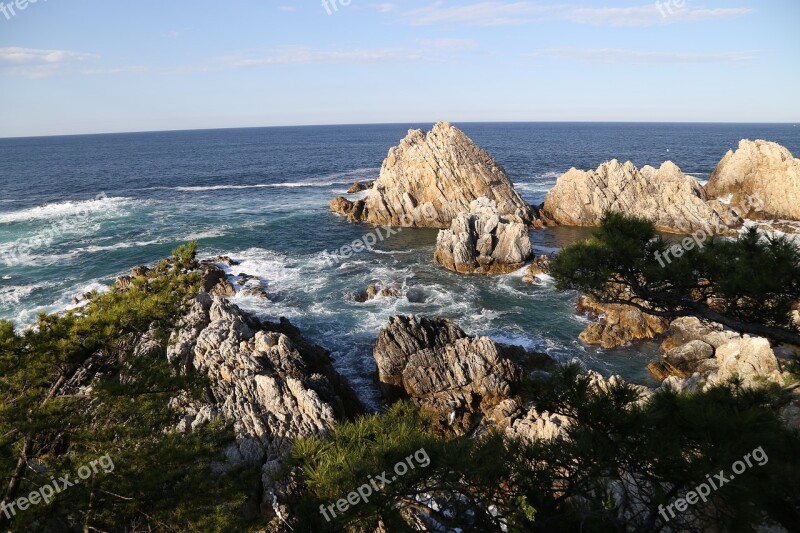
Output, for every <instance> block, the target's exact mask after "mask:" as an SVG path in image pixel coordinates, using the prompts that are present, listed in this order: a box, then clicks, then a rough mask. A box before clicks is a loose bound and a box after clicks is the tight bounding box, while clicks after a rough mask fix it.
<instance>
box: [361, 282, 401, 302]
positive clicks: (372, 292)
mask: <svg viewBox="0 0 800 533" xmlns="http://www.w3.org/2000/svg"><path fill="white" fill-rule="evenodd" d="M375 298H400V291H398V290H397V289H395V288H393V287H383V288H381V289H379V288H378V286H377V285H376V284H374V283H370V284H369V285H368V286H367V288H366V290H363V291H361V292H359V293H357V294H356V295H355V297H354V299H355V301H356V302H359V303H364V302H368V301H370V300H374V299H375Z"/></svg>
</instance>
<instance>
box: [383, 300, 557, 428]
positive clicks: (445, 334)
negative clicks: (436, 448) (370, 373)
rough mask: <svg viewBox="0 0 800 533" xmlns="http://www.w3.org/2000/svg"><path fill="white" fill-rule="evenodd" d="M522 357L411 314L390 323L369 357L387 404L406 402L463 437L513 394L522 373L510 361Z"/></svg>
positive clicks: (515, 350)
mask: <svg viewBox="0 0 800 533" xmlns="http://www.w3.org/2000/svg"><path fill="white" fill-rule="evenodd" d="M520 352H524V350H523V349H521V348H519V347H507V346H503V345H500V344H496V343H495V342H493V341H492V340H491V339H489V338H487V337H469V336H467V335H466V333H464V332H463V331H462V330H461V329H460V328H458V326H456V325H455V324H453V322H451V321H450V320H447V319H444V318H435V319H428V318H424V317H419V318H418V317H415V316H413V315H409V316H395V317H392V318H391V319H390V320H389V323H388V325H387V326H386V327H385V328H383V329H382V330H381V331H380V333H379V334H378V339H377V341H376V343H375V347H374V349H373V356H374V357H375V361H376V363H377V365H378V381H379V382H380V385H381V390H382V392H383V395H384V398H385V399H386V400H387V401H394V400H397V399H401V398H410V399H411V401H412V402H414V403H416V404H417V405H420V406H421V407H422V408H424V409H427V410H430V411H432V412H434V413H435V414H436V416H437V417H438V419H439V422H440V424H441V425H442V427H447V428H449V429H450V430H452V431H454V432H455V433H456V434H465V433H467V432H469V431H470V430H472V429H474V428H475V427H477V425H478V424H480V423H481V421H482V420H483V419H484V418H485V417H487V416H488V414H489V413H490V412H491V410H492V409H493V408H494V407H495V406H496V405H498V404H500V403H501V402H503V401H504V400H507V399H508V398H510V397H511V396H513V395H514V394H515V393H516V391H517V389H518V387H519V383H520V377H521V375H522V370H521V367H520V366H518V365H517V364H516V363H515V362H514V361H512V358H511V357H514V356H519V353H520ZM548 359H549V358H548Z"/></svg>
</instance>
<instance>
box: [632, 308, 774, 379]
mask: <svg viewBox="0 0 800 533" xmlns="http://www.w3.org/2000/svg"><path fill="white" fill-rule="evenodd" d="M661 349H662V351H663V352H664V354H663V356H662V358H661V360H660V361H654V362H652V363H651V364H650V365H648V369H649V370H650V371H651V373H652V374H653V375H654V376H655V377H656V378H657V379H659V380H662V381H663V380H667V379H668V380H669V383H666V384H665V385H664V386H665V387H667V386H668V387H670V388H673V389H675V390H697V389H698V388H700V387H701V386H702V387H704V388H707V387H710V386H713V385H715V384H718V383H723V382H726V381H729V380H730V379H731V378H734V377H738V378H739V379H741V380H742V383H743V385H744V386H747V387H753V386H758V385H760V384H762V383H766V382H773V383H782V381H783V376H782V375H781V371H780V367H779V364H778V359H777V357H776V356H775V352H774V351H773V349H772V347H771V346H770V342H769V340H767V339H764V338H761V337H750V336H749V335H741V334H739V333H737V332H735V331H731V330H729V329H725V328H724V327H723V326H722V325H721V324H716V323H713V322H712V323H703V322H701V321H700V320H699V319H698V318H696V317H681V318H678V319H676V320H675V321H673V322H672V324H671V325H670V327H669V335H668V337H667V338H666V339H665V340H664V342H663V343H662V344H661ZM686 379H688V380H690V381H685V380H686Z"/></svg>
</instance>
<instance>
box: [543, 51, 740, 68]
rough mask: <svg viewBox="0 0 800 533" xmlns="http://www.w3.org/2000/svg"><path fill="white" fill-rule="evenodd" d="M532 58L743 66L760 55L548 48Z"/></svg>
mask: <svg viewBox="0 0 800 533" xmlns="http://www.w3.org/2000/svg"><path fill="white" fill-rule="evenodd" d="M530 56H531V57H555V58H558V59H570V60H575V61H584V62H587V63H595V64H596V63H607V64H617V63H638V64H644V65H661V64H665V63H666V64H669V63H673V64H707V63H740V62H746V61H752V60H754V59H756V54H754V53H752V52H723V53H702V52H647V51H640V50H623V49H619V48H547V49H542V50H536V51H535V52H533V53H532V54H530Z"/></svg>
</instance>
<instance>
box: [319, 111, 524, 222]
mask: <svg viewBox="0 0 800 533" xmlns="http://www.w3.org/2000/svg"><path fill="white" fill-rule="evenodd" d="M481 196H486V197H488V198H489V199H491V200H494V201H495V202H496V204H497V209H498V212H499V213H500V215H502V216H505V217H507V218H509V219H511V220H513V221H516V222H522V223H524V224H529V225H530V224H532V223H534V220H535V218H534V216H533V213H532V209H531V208H530V206H528V205H527V204H526V203H525V201H524V200H523V199H522V197H521V196H520V195H519V194H518V193H517V192H516V191H515V190H514V186H513V184H512V183H511V180H510V179H509V177H508V175H507V174H506V172H505V170H503V168H502V167H501V166H500V165H499V164H498V163H497V162H496V161H495V160H494V159H492V157H491V156H490V155H489V154H488V153H487V152H486V151H485V150H483V149H482V148H480V147H479V146H477V145H476V144H475V143H474V142H472V140H471V139H469V137H467V136H466V135H465V134H464V133H463V132H462V131H461V130H459V129H458V128H455V127H454V126H452V125H450V124H448V123H444V122H440V123H438V124H436V125H435V126H434V127H433V129H432V130H431V131H430V132H428V133H423V132H422V131H421V130H411V131H409V132H408V136H406V138H405V139H403V140H402V141H401V142H400V144H399V145H398V146H395V147H394V148H392V149H391V150H389V154H388V156H387V157H386V159H385V160H384V162H383V166H382V167H381V173H380V177H379V178H378V180H377V181H376V182H375V185H374V186H373V187H372V189H371V190H370V191H369V193H368V194H367V196H366V198H365V199H364V200H359V201H357V202H348V203H345V202H342V200H341V199H338V198H337V199H335V200H334V201H333V202H332V203H331V210H333V211H335V212H337V213H340V214H343V215H345V216H347V217H348V218H349V219H350V220H358V221H364V222H371V223H373V224H380V225H387V226H405V227H408V226H416V227H435V228H446V227H449V226H450V223H451V222H452V220H453V219H454V218H455V217H456V216H458V214H459V213H462V212H466V211H468V210H469V206H470V203H471V202H472V201H473V200H475V199H477V198H479V197H481Z"/></svg>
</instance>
